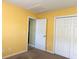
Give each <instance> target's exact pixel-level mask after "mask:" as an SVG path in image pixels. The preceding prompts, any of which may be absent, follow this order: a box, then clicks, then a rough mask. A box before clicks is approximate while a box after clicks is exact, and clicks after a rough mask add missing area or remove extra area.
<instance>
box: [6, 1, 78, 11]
mask: <svg viewBox="0 0 79 59" xmlns="http://www.w3.org/2000/svg"><path fill="white" fill-rule="evenodd" d="M6 1H7V2H9V3H14V4H16V5H19V6H21V7H23V8H26V9H29V10H31V11H33V12H36V13H40V12H45V11H49V10H56V9H60V8H66V7H70V6H76V4H77V1H76V0H6Z"/></svg>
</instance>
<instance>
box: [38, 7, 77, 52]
mask: <svg viewBox="0 0 79 59" xmlns="http://www.w3.org/2000/svg"><path fill="white" fill-rule="evenodd" d="M76 13H77V7H75V6H73V7H69V8H64V9H59V10H56V11H49V12H44V13H40V14H38V18H40V19H41V18H46V19H47V50H48V51H53V49H54V48H53V46H54V41H53V40H54V23H55V16H65V15H72V14H76Z"/></svg>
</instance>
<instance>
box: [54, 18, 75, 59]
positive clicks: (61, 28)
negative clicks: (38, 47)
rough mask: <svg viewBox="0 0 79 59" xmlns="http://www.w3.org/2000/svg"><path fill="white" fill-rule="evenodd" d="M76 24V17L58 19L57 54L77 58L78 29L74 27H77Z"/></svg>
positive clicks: (56, 31)
mask: <svg viewBox="0 0 79 59" xmlns="http://www.w3.org/2000/svg"><path fill="white" fill-rule="evenodd" d="M75 22H76V19H75V17H63V18H57V19H56V24H55V26H56V27H55V54H58V55H61V56H64V57H67V58H71V59H72V58H75V54H76V52H75V51H76V44H74V43H76V35H75V34H76V30H75V29H76V28H75V27H74V26H76V25H74V23H75ZM74 40H75V41H74ZM73 47H74V48H73ZM70 51H71V52H70ZM73 51H74V52H73ZM72 56H73V57H72Z"/></svg>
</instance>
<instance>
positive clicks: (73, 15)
mask: <svg viewBox="0 0 79 59" xmlns="http://www.w3.org/2000/svg"><path fill="white" fill-rule="evenodd" d="M75 16H77V14H72V15H65V16H55V17H54V33H53V34H54V36H53V37H54V38H53V48H52V49H53V51H52V53H53V54H55V36H56V32H55V29H56V19H57V18H66V17H75Z"/></svg>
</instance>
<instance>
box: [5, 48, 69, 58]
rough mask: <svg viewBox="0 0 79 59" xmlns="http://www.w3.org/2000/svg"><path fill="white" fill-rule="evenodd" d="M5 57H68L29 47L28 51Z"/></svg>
mask: <svg viewBox="0 0 79 59" xmlns="http://www.w3.org/2000/svg"><path fill="white" fill-rule="evenodd" d="M7 59H68V58H65V57H62V56H59V55H56V54H50V53H48V52H44V51H41V50H39V49H35V48H32V47H29V51H28V52H25V53H23V54H19V55H16V56H12V57H9V58H7Z"/></svg>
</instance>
